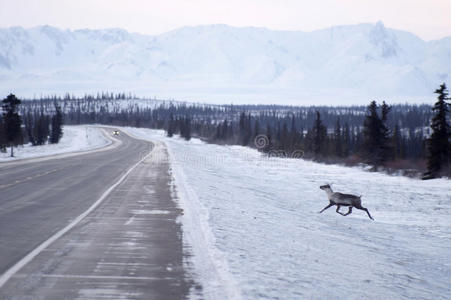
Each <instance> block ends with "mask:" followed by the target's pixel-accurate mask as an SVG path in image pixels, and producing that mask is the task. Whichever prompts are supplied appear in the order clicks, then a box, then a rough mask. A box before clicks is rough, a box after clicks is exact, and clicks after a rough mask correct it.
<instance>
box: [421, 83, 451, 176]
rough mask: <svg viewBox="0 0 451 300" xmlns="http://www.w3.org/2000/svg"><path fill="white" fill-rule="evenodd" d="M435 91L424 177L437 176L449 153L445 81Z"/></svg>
mask: <svg viewBox="0 0 451 300" xmlns="http://www.w3.org/2000/svg"><path fill="white" fill-rule="evenodd" d="M435 93H436V94H438V100H437V102H436V103H435V105H434V107H433V108H432V111H433V112H435V115H434V117H433V118H432V122H431V128H432V134H431V136H430V138H429V139H428V140H427V143H428V152H429V153H428V157H427V173H426V174H425V177H424V178H425V179H429V178H435V177H437V176H438V175H439V174H440V171H441V170H442V169H443V168H444V167H445V166H447V165H448V163H449V161H450V155H451V153H450V151H451V147H450V140H449V139H450V125H449V124H448V122H447V119H446V117H447V113H448V104H447V103H446V100H448V99H449V98H447V96H448V90H447V89H446V85H445V83H443V84H442V85H440V88H439V89H437V90H436V91H435Z"/></svg>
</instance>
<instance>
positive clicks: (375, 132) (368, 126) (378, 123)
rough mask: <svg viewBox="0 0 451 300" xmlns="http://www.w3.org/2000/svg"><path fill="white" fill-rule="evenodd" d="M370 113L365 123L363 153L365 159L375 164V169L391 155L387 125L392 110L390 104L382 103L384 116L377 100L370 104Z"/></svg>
mask: <svg viewBox="0 0 451 300" xmlns="http://www.w3.org/2000/svg"><path fill="white" fill-rule="evenodd" d="M367 109H368V113H367V115H366V117H365V121H364V123H363V145H362V146H363V149H362V150H363V155H364V158H365V161H366V162H367V163H369V164H370V165H372V166H374V167H375V169H376V170H377V168H378V167H379V166H381V165H383V164H384V163H385V161H387V159H388V156H389V152H388V149H389V146H388V141H389V137H388V129H387V127H386V125H385V122H386V121H387V116H388V113H389V111H390V108H389V106H388V105H387V104H386V103H385V102H384V103H383V105H382V108H381V110H382V118H379V115H378V113H377V104H376V101H372V102H371V103H370V105H369V106H368V108H367Z"/></svg>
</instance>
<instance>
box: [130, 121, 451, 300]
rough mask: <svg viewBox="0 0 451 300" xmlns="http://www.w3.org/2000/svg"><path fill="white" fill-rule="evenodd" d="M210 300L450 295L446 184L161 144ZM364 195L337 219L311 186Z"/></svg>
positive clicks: (157, 134) (236, 150) (157, 135)
mask: <svg viewBox="0 0 451 300" xmlns="http://www.w3.org/2000/svg"><path fill="white" fill-rule="evenodd" d="M126 130H127V131H128V132H130V133H131V134H133V135H135V136H137V137H140V138H144V139H153V140H161V141H164V142H165V143H166V144H167V145H168V148H169V153H170V156H171V163H172V172H173V175H174V178H175V185H176V189H177V194H178V197H179V198H180V199H179V201H180V205H181V206H182V208H183V209H184V216H183V217H182V220H181V221H182V222H183V228H184V235H185V242H186V243H188V244H189V245H188V246H190V248H192V250H193V253H194V257H193V258H192V263H193V264H194V267H195V269H196V273H197V276H198V277H199V280H200V282H201V283H202V285H203V289H204V295H205V297H206V298H207V299H241V298H242V299H306V298H307V299H310V298H312V299H344V298H346V299H375V298H378V299H384V298H385V299H412V298H414V299H449V298H450V297H451V286H450V284H449V283H450V282H451V226H450V225H451V218H450V212H451V193H450V191H451V184H450V181H449V180H446V179H439V180H430V181H420V180H417V179H410V178H405V177H400V176H389V175H386V174H381V173H370V172H367V171H364V170H362V169H361V168H348V167H342V166H336V165H324V164H318V163H314V162H310V161H304V160H293V159H280V158H265V157H263V156H262V155H261V154H260V153H259V152H258V151H256V150H253V149H250V148H244V147H239V146H219V145H211V144H205V143H203V142H201V141H199V140H197V139H192V140H191V141H189V142H187V141H184V140H182V139H179V138H172V139H169V138H166V137H165V136H164V133H163V132H162V131H155V130H148V129H137V128H127V129H126ZM324 183H331V184H332V188H333V189H334V191H340V192H345V193H354V194H358V195H363V196H362V203H363V206H365V207H367V208H368V209H369V211H370V212H371V214H372V215H373V217H374V218H375V221H371V220H370V219H368V217H367V215H366V214H365V212H363V211H359V210H354V212H353V213H352V214H351V215H349V216H347V217H343V216H341V215H339V214H337V213H335V211H334V210H335V208H331V209H329V210H326V211H325V212H324V213H322V214H319V213H318V212H319V211H320V210H321V209H322V208H323V207H325V206H326V205H327V204H328V200H327V198H326V194H325V193H324V192H323V191H321V190H320V189H319V186H320V185H322V184H324Z"/></svg>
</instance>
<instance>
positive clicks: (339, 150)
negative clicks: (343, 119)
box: [334, 118, 343, 157]
mask: <svg viewBox="0 0 451 300" xmlns="http://www.w3.org/2000/svg"><path fill="white" fill-rule="evenodd" d="M334 145H335V149H334V150H335V155H336V156H337V157H342V156H343V143H342V133H341V125H340V118H337V122H336V123H335V129H334Z"/></svg>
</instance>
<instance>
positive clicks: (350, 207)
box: [343, 206, 352, 216]
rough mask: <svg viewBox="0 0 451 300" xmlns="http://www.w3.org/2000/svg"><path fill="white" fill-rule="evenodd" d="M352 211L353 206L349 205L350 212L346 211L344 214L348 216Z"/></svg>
mask: <svg viewBox="0 0 451 300" xmlns="http://www.w3.org/2000/svg"><path fill="white" fill-rule="evenodd" d="M351 213H352V206H349V210H348V212H347V213H345V214H344V215H343V216H347V215H349V214H351Z"/></svg>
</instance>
